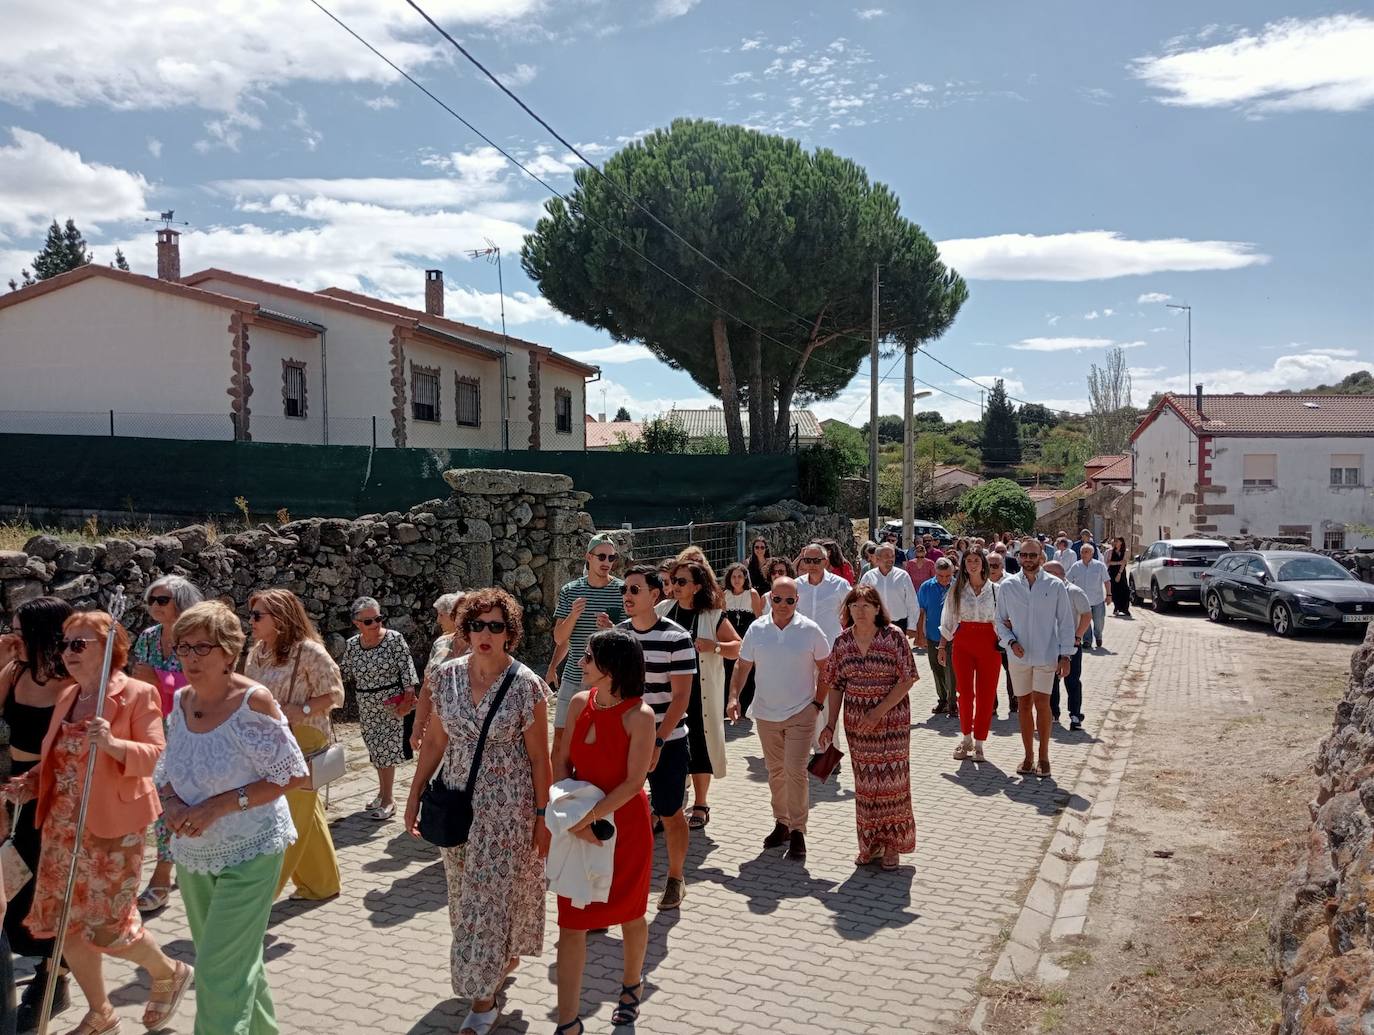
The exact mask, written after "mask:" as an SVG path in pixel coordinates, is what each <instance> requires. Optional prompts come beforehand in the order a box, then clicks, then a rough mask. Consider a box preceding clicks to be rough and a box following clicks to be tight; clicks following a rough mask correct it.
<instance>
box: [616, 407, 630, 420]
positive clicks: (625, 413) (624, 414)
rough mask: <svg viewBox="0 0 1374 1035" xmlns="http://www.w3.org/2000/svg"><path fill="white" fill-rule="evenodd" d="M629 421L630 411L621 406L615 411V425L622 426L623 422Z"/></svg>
mask: <svg viewBox="0 0 1374 1035" xmlns="http://www.w3.org/2000/svg"><path fill="white" fill-rule="evenodd" d="M629 419H630V411H629V410H627V409H625V407H623V406H622V407H620V409H618V410H616V411H615V422H616V423H617V424H623V423H624V422H625V421H627V420H629Z"/></svg>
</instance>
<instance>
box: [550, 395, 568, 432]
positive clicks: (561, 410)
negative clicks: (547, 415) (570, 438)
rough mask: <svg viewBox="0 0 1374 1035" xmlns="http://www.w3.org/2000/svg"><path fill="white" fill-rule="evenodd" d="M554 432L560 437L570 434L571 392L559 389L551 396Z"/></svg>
mask: <svg viewBox="0 0 1374 1035" xmlns="http://www.w3.org/2000/svg"><path fill="white" fill-rule="evenodd" d="M553 418H554V431H556V432H557V433H558V434H560V435H571V434H572V392H569V391H567V390H566V389H563V388H559V389H556V390H555V391H554V394H553Z"/></svg>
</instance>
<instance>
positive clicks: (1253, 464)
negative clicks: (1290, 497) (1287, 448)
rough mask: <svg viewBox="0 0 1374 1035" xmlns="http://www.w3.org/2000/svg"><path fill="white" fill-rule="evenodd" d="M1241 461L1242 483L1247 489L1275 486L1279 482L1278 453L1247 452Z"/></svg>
mask: <svg viewBox="0 0 1374 1035" xmlns="http://www.w3.org/2000/svg"><path fill="white" fill-rule="evenodd" d="M1241 461H1242V466H1241V484H1242V485H1243V486H1245V487H1246V488H1247V489H1259V488H1273V487H1274V486H1275V485H1277V484H1278V482H1279V455H1278V454H1277V453H1246V454H1245V455H1244V456H1243V457H1242V458H1241Z"/></svg>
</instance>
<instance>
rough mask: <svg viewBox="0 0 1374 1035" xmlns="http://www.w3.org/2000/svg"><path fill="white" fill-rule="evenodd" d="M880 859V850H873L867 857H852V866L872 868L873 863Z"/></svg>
mask: <svg viewBox="0 0 1374 1035" xmlns="http://www.w3.org/2000/svg"><path fill="white" fill-rule="evenodd" d="M881 858H882V850H881V849H875V850H874V851H871V852H869V853H868V854H867V855H856V856H854V865H855V866H872V865H873V864H874V863H875V862H877V861H878V860H879V859H881Z"/></svg>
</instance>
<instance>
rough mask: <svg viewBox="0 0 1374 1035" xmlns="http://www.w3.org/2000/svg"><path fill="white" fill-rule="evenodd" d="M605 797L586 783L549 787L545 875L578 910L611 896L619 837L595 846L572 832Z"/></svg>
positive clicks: (570, 783) (545, 819) (545, 812)
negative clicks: (547, 851) (548, 838)
mask: <svg viewBox="0 0 1374 1035" xmlns="http://www.w3.org/2000/svg"><path fill="white" fill-rule="evenodd" d="M604 797H605V794H603V793H602V792H601V788H599V787H597V786H596V785H595V784H590V783H587V782H586V781H584V780H559V781H558V782H557V783H556V784H554V785H553V786H552V787H550V788H549V805H548V808H547V809H545V810H544V823H545V825H546V826H547V827H548V828H549V833H550V834H551V835H552V837H551V840H550V843H549V861H548V864H547V865H546V866H545V868H544V872H545V875H546V876H547V877H548V881H549V890H551V891H553V892H554V893H555V894H557V895H562V896H563V897H564V898H566V899H569V900H570V901H571V902H572V904H573V905H574V906H576V907H577V908H578V909H583V908H585V907H586V906H587V905H589V904H590V903H592V902H606V901H608V900H609V899H610V897H611V875H612V871H613V870H614V863H615V838H616V835H615V834H612V835H611V836H610V838H609V839H608V840H605V841H603V842H601V844H599V845H593V844H589V843H588V842H586V841H583V840H582V839H581V838H579V837H574V836H573V835H572V834H569V833H568V830H569V829H570V828H571V827H575V826H576V825H577V824H578V823H579V822H581V820H582V817H583V816H585V815H586V814H587V813H588V812H590V811H591V810H592V809H593V808H594V807H595V806H596V803H597V802H599V801H600V800H601V799H602V798H604Z"/></svg>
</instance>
